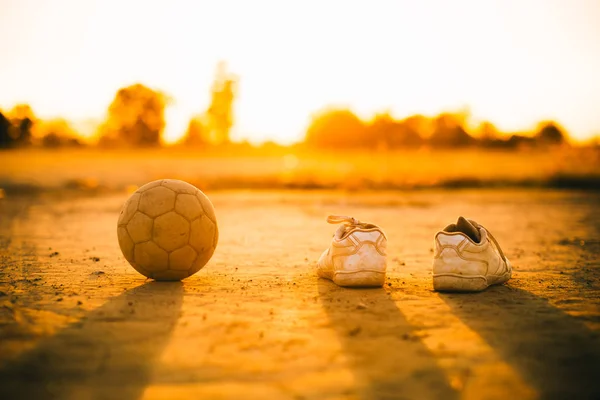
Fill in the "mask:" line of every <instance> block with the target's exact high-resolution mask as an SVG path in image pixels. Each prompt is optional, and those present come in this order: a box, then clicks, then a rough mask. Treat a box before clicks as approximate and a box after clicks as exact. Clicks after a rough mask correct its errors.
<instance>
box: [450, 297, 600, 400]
mask: <svg viewBox="0 0 600 400" xmlns="http://www.w3.org/2000/svg"><path fill="white" fill-rule="evenodd" d="M440 298H441V299H443V300H444V301H445V302H446V303H447V304H448V305H449V306H450V307H451V308H452V310H453V312H454V314H455V315H456V316H457V317H459V318H460V319H461V320H462V322H463V323H465V324H466V325H467V326H469V327H470V328H471V329H473V330H474V331H476V332H477V333H478V334H479V335H480V336H481V337H482V338H483V339H484V340H485V341H486V342H487V343H488V344H489V345H490V346H491V347H492V348H493V349H495V350H496V351H497V352H498V354H499V355H501V357H502V358H503V359H504V361H506V362H507V363H508V364H510V365H511V366H513V367H514V368H515V369H516V370H518V371H519V372H520V374H521V376H522V377H523V378H524V379H525V380H526V381H527V382H528V383H529V384H530V385H531V386H532V387H534V388H535V389H536V390H537V391H538V393H539V394H540V396H541V398H543V399H600V340H599V338H598V336H597V335H596V336H595V335H594V334H593V333H592V332H591V331H590V330H589V329H587V328H586V327H585V325H583V324H582V323H581V322H580V321H578V320H577V319H576V318H574V317H571V316H569V315H568V314H565V313H564V312H562V311H560V310H559V309H557V308H555V307H553V306H551V305H550V304H548V302H547V301H546V300H544V299H542V298H540V297H538V296H535V295H534V294H532V293H530V292H527V291H525V290H521V289H517V288H512V287H509V286H500V287H492V288H490V289H488V290H487V291H485V292H482V293H477V294H440Z"/></svg>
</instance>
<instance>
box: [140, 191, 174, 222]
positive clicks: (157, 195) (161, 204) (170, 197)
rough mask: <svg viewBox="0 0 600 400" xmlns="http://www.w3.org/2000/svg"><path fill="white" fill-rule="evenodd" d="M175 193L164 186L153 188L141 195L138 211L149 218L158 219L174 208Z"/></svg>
mask: <svg viewBox="0 0 600 400" xmlns="http://www.w3.org/2000/svg"><path fill="white" fill-rule="evenodd" d="M175 196H176V195H175V192H174V191H172V190H171V189H168V188H166V187H164V186H157V187H153V188H151V189H149V190H147V191H145V192H143V193H142V197H141V198H140V205H139V207H138V209H139V210H140V211H141V212H143V213H144V214H146V215H149V216H150V217H158V216H159V215H162V214H164V213H167V212H169V211H171V210H173V209H174V208H175Z"/></svg>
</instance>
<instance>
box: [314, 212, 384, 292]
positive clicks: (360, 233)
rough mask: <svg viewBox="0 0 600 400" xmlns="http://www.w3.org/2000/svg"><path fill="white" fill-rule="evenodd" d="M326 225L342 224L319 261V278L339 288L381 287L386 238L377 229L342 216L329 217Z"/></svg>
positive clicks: (379, 229)
mask: <svg viewBox="0 0 600 400" xmlns="http://www.w3.org/2000/svg"><path fill="white" fill-rule="evenodd" d="M327 222H329V223H330V224H339V223H342V222H343V223H344V225H342V226H340V227H339V228H338V229H337V230H336V231H335V234H334V235H333V239H332V241H331V246H329V248H328V249H327V250H325V251H324V252H323V254H322V255H321V258H319V262H318V263H317V274H318V275H319V277H321V278H325V279H329V280H332V281H333V282H334V283H336V284H337V285H340V286H362V287H366V286H383V283H384V282H385V270H386V247H387V238H386V237H385V234H384V233H383V231H382V230H381V228H379V227H378V226H377V225H373V224H367V223H363V222H360V221H359V220H357V219H355V218H352V217H344V216H335V215H330V216H329V217H328V218H327Z"/></svg>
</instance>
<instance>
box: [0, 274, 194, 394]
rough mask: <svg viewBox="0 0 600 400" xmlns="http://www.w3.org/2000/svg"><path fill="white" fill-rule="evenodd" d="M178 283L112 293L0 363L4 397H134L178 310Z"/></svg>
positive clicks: (180, 289) (145, 381) (180, 295)
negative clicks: (95, 305)
mask: <svg viewBox="0 0 600 400" xmlns="http://www.w3.org/2000/svg"><path fill="white" fill-rule="evenodd" d="M183 292H184V291H183V284H182V283H181V282H149V283H145V284H143V285H141V286H138V287H136V288H134V289H131V290H128V291H126V292H124V293H123V294H121V295H119V296H117V297H114V298H112V299H111V300H109V301H108V302H107V303H106V304H104V305H103V306H101V307H100V308H97V309H95V310H93V311H91V312H90V313H88V314H87V315H86V316H84V317H83V318H82V319H81V320H79V321H78V322H76V323H73V324H70V325H68V326H67V327H65V328H64V329H62V330H61V331H59V332H58V333H57V334H55V335H53V336H51V337H49V338H47V339H44V340H42V341H41V343H39V344H38V345H37V346H36V347H35V348H34V349H32V350H31V351H27V352H25V353H24V354H22V355H21V356H19V357H18V358H17V359H16V360H14V361H12V362H9V363H8V364H7V365H4V366H3V367H2V368H0V398H2V399H17V398H19V399H55V398H57V399H64V398H67V399H102V398H106V399H113V398H119V399H138V398H139V397H140V396H141V395H142V393H143V391H144V388H145V387H146V385H147V384H148V382H149V381H150V378H151V373H152V370H153V367H154V365H155V363H156V361H157V359H158V357H159V356H160V354H161V352H162V350H163V349H164V347H165V346H166V344H167V343H168V340H169V338H170V336H171V333H172V331H173V328H174V327H175V325H176V322H177V320H178V318H179V315H180V310H181V305H182V300H183Z"/></svg>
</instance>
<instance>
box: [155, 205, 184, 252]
mask: <svg viewBox="0 0 600 400" xmlns="http://www.w3.org/2000/svg"><path fill="white" fill-rule="evenodd" d="M152 240H153V241H154V242H155V243H156V244H157V245H159V246H160V247H161V248H163V249H165V250H166V251H173V250H176V249H178V248H180V247H183V246H185V245H186V244H187V243H188V241H189V240H190V223H189V222H188V220H187V219H185V218H183V217H182V216H181V215H179V214H177V213H176V212H175V211H170V212H168V213H166V214H163V215H161V216H160V217H156V219H155V220H154V230H153V232H152Z"/></svg>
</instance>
